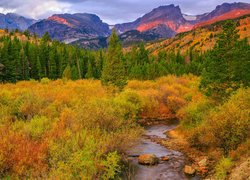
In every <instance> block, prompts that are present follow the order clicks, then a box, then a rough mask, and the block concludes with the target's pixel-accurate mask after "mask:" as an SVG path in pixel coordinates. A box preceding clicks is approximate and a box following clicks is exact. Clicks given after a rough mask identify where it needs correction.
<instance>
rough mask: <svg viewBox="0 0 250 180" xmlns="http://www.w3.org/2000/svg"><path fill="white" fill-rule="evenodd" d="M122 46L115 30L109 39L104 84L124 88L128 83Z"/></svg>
mask: <svg viewBox="0 0 250 180" xmlns="http://www.w3.org/2000/svg"><path fill="white" fill-rule="evenodd" d="M122 55H123V54H122V46H121V42H120V40H119V37H118V35H117V34H116V31H115V30H113V32H112V35H111V37H110V39H109V47H108V55H107V59H106V60H105V63H104V68H103V71H102V83H103V84H104V85H110V84H112V85H115V86H117V87H119V88H123V87H124V86H125V85H126V83H127V81H126V77H125V68H124V64H123V61H122Z"/></svg>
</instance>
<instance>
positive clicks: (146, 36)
mask: <svg viewBox="0 0 250 180" xmlns="http://www.w3.org/2000/svg"><path fill="white" fill-rule="evenodd" d="M119 38H120V40H121V42H122V45H123V46H124V47H127V46H130V45H132V44H138V43H141V42H151V41H155V40H159V39H161V37H160V36H159V35H158V34H156V33H152V32H139V31H137V30H131V31H127V32H125V33H123V34H120V35H119ZM71 44H73V45H77V46H79V47H83V48H85V49H100V48H106V47H108V37H97V38H92V39H89V38H87V39H86V38H82V39H79V40H77V41H74V42H72V43H71Z"/></svg>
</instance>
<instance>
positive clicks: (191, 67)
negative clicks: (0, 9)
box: [0, 33, 204, 82]
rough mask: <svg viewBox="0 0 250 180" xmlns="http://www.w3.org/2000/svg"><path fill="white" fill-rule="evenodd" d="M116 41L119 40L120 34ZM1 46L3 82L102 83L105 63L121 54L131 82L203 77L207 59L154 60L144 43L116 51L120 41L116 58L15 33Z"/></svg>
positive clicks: (176, 56)
mask: <svg viewBox="0 0 250 180" xmlns="http://www.w3.org/2000/svg"><path fill="white" fill-rule="evenodd" d="M26 35H27V34H26ZM27 36H28V35H27ZM112 37H113V39H114V38H118V37H117V35H116V34H113V35H112ZM31 38H32V37H31ZM114 43H115V44H114ZM0 44H1V46H0V64H1V65H0V82H17V81H20V80H30V79H35V80H39V79H41V78H44V77H47V78H49V79H52V80H55V79H59V78H62V77H64V76H66V77H67V78H68V79H72V80H77V79H85V78H86V79H87V78H94V79H100V78H101V76H102V72H103V67H104V64H105V62H109V61H110V58H112V56H113V55H114V53H115V54H117V53H118V54H120V55H119V57H118V58H119V60H121V62H122V66H123V68H124V73H125V74H124V75H125V76H126V77H127V80H129V79H140V80H147V79H155V78H157V77H160V76H164V75H167V74H176V75H182V74H184V73H193V74H195V75H200V73H201V70H202V68H201V65H202V62H203V59H204V55H200V54H198V53H195V52H192V50H190V52H187V53H188V54H187V55H185V56H183V55H181V54H180V52H179V51H178V52H159V55H158V56H153V55H151V54H150V52H149V51H148V50H146V49H145V45H144V44H143V43H141V44H140V45H137V46H133V47H132V48H131V51H128V52H124V51H123V50H122V47H120V48H118V49H117V48H116V47H117V46H119V44H120V42H118V41H113V45H112V44H111V43H110V44H109V47H111V46H115V47H114V48H113V49H115V51H116V52H114V53H113V54H111V53H112V52H110V51H108V50H106V49H103V50H99V51H91V50H84V49H81V48H78V47H76V46H72V45H66V44H64V43H60V42H58V41H51V39H50V37H49V35H48V34H45V35H44V36H43V37H42V38H41V39H36V40H33V41H22V40H20V39H19V38H18V37H17V36H15V34H13V33H11V34H9V35H5V36H3V37H1V38H0Z"/></svg>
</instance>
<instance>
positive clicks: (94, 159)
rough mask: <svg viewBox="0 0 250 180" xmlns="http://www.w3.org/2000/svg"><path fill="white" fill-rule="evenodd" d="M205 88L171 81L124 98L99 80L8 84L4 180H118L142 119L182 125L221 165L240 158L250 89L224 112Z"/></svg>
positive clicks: (3, 97) (0, 97) (0, 156)
mask: <svg viewBox="0 0 250 180" xmlns="http://www.w3.org/2000/svg"><path fill="white" fill-rule="evenodd" d="M199 83H200V78H198V77H196V76H193V75H185V76H182V77H176V76H172V75H170V76H166V77H162V78H159V79H157V80H155V81H138V80H132V81H129V82H128V84H127V86H126V87H125V88H124V89H123V90H122V91H120V90H119V89H116V88H114V87H107V86H102V85H101V82H100V81H99V80H78V81H70V80H56V81H50V80H49V79H42V80H41V81H40V82H38V81H34V80H31V81H21V82H18V83H16V84H2V85H0V177H1V178H7V177H9V178H32V179H33V178H41V179H53V177H57V178H59V179H60V178H64V179H93V178H94V179H95V178H97V179H114V178H117V177H118V176H119V175H120V172H121V171H122V168H123V156H124V153H125V152H126V150H127V149H128V148H130V147H131V146H132V145H133V144H135V143H136V141H137V140H138V138H140V135H141V134H142V133H143V128H142V127H141V126H139V125H138V123H137V121H138V120H139V119H142V118H145V119H169V118H175V117H178V118H179V120H180V126H179V131H181V132H182V133H184V134H185V136H186V137H187V139H188V141H189V142H190V144H191V145H192V146H194V147H195V148H197V149H200V150H202V151H205V152H206V151H207V152H209V153H210V154H212V155H213V153H211V149H213V151H212V152H214V154H216V156H214V158H215V159H217V161H218V162H219V161H220V159H221V158H223V157H225V158H229V159H230V162H231V161H233V160H234V159H235V160H236V159H237V158H241V156H242V155H243V154H245V153H246V151H247V148H248V147H249V141H247V139H248V138H249V132H250V131H249V130H250V129H249V117H250V111H249V109H250V95H249V94H250V89H249V88H248V89H243V88H241V89H239V90H238V91H237V92H236V93H235V94H234V95H232V97H231V98H230V99H229V100H228V101H226V102H225V103H223V104H219V103H218V102H216V101H215V100H213V99H211V98H208V97H206V96H205V95H203V94H202V93H201V92H200V91H199V88H198V86H199ZM215 152H216V153H215ZM222 160H223V159H222ZM222 163H223V162H222ZM217 169H218V176H223V173H224V171H222V172H220V171H221V168H220V167H219V166H218V168H217ZM222 169H223V168H222ZM223 170H224V169H223Z"/></svg>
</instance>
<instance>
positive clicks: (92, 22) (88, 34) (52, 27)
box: [29, 13, 110, 43]
mask: <svg viewBox="0 0 250 180" xmlns="http://www.w3.org/2000/svg"><path fill="white" fill-rule="evenodd" d="M29 31H30V32H33V33H36V34H37V35H38V36H42V35H43V34H44V33H46V32H48V33H49V34H50V36H51V37H52V39H57V40H59V41H65V42H66V43H70V42H73V41H76V40H78V39H80V38H87V39H92V38H96V37H100V36H108V35H109V34H110V29H109V25H108V24H106V23H103V22H102V20H101V19H100V18H99V17H98V16H96V15H94V14H87V13H77V14H55V15H53V16H51V17H49V18H48V19H45V20H42V21H40V22H37V23H35V24H33V25H32V26H30V27H29Z"/></svg>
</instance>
